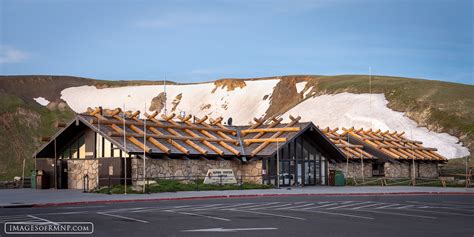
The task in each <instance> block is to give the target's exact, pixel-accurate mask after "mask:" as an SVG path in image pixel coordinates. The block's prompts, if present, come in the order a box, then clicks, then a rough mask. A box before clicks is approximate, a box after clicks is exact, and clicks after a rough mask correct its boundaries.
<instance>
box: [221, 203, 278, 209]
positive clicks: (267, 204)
mask: <svg viewBox="0 0 474 237" xmlns="http://www.w3.org/2000/svg"><path fill="white" fill-rule="evenodd" d="M279 203H281V202H269V203H263V204H261V203H258V204H256V205H251V206H246V207H242V208H245V209H251V208H258V207H263V206H271V205H275V204H279ZM230 209H232V208H230Z"/></svg>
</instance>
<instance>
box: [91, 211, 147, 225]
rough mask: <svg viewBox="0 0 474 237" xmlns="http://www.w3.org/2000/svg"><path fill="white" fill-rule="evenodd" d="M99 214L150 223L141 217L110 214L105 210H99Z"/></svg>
mask: <svg viewBox="0 0 474 237" xmlns="http://www.w3.org/2000/svg"><path fill="white" fill-rule="evenodd" d="M97 214H99V215H104V216H111V217H116V218H120V219H125V220H131V221H137V222H141V223H148V221H145V220H140V219H136V218H132V217H126V216H121V215H115V214H110V213H105V212H97Z"/></svg>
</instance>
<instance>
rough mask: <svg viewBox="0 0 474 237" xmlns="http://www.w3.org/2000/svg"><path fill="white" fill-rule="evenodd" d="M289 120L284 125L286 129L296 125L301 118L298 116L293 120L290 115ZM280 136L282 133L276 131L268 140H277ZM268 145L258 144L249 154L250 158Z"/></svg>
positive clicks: (264, 143)
mask: <svg viewBox="0 0 474 237" xmlns="http://www.w3.org/2000/svg"><path fill="white" fill-rule="evenodd" d="M290 119H291V122H290V123H288V124H287V125H286V126H287V127H291V126H293V125H295V124H296V123H298V121H299V120H300V119H301V117H300V116H298V117H297V118H294V117H293V116H291V115H290ZM281 134H283V131H278V132H276V133H274V134H273V135H272V136H271V137H270V138H278V137H279V136H280V135H281ZM268 144H270V142H263V143H262V144H260V145H259V146H258V147H256V148H255V149H254V150H253V151H252V152H251V156H255V155H257V154H258V153H259V152H260V151H261V150H263V149H264V148H265V147H267V146H268Z"/></svg>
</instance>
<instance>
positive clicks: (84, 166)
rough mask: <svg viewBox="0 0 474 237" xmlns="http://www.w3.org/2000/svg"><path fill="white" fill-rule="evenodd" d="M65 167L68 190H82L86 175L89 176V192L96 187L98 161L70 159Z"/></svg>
mask: <svg viewBox="0 0 474 237" xmlns="http://www.w3.org/2000/svg"><path fill="white" fill-rule="evenodd" d="M67 166H68V168H67V169H68V177H67V178H68V188H69V189H83V188H84V175H86V174H87V175H88V176H89V190H91V189H94V188H95V187H96V186H97V178H98V161H97V160H96V159H93V160H84V159H70V160H68V161H67Z"/></svg>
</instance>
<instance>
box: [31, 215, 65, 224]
mask: <svg viewBox="0 0 474 237" xmlns="http://www.w3.org/2000/svg"><path fill="white" fill-rule="evenodd" d="M27 216H28V217H31V218H33V219H36V220H39V221H44V222H48V223H50V224H53V225H59V224H58V223H56V222H52V221H50V220H48V219H44V218H41V217H37V216H33V215H27Z"/></svg>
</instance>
